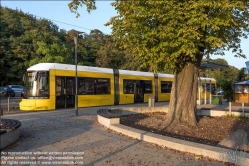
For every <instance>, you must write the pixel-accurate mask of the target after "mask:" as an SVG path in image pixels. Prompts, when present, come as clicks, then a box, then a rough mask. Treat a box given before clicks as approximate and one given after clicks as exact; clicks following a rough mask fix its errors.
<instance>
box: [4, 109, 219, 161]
mask: <svg viewBox="0 0 249 166" xmlns="http://www.w3.org/2000/svg"><path fill="white" fill-rule="evenodd" d="M137 106H139V105H137ZM98 109H100V107H94V108H84V109H79V116H75V111H74V110H70V109H66V110H57V111H47V112H36V113H28V114H27V113H25V114H10V115H4V116H2V118H8V119H16V120H19V121H21V123H22V126H21V136H20V139H19V140H18V141H17V142H16V143H14V144H13V145H10V146H8V147H6V148H5V149H3V151H4V152H73V151H74V152H84V155H83V157H84V158H83V162H84V164H83V165H101V166H102V165H130V166H132V165H143V166H145V165H160V166H161V165H189V166H190V165H191V166H195V165H196V166H197V165H223V164H221V163H216V162H211V161H206V160H199V161H196V160H195V156H193V155H190V154H183V153H177V152H175V151H171V150H168V149H164V148H161V147H158V146H154V145H151V144H149V143H146V142H141V141H138V140H134V139H131V138H128V137H126V136H122V135H120V134H118V133H115V132H112V131H109V130H108V129H106V128H105V127H103V126H100V125H99V124H98V123H97V116H96V112H97V110H98ZM45 156H46V155H45ZM23 165H25V164H23ZM31 165H32V164H31ZM51 165H52V164H51ZM79 165H82V164H79Z"/></svg>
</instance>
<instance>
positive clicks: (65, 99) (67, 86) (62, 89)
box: [56, 77, 75, 108]
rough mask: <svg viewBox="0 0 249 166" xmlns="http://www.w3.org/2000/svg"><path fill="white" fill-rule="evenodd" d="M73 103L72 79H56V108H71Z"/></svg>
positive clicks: (73, 82)
mask: <svg viewBox="0 0 249 166" xmlns="http://www.w3.org/2000/svg"><path fill="white" fill-rule="evenodd" d="M74 102H75V79H74V77H56V108H72V107H74Z"/></svg>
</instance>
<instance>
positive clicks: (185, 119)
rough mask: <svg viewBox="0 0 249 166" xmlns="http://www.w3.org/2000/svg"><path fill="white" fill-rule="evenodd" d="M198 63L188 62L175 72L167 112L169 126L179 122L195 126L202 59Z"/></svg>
mask: <svg viewBox="0 0 249 166" xmlns="http://www.w3.org/2000/svg"><path fill="white" fill-rule="evenodd" d="M198 59H199V60H198V62H197V63H196V64H194V63H189V64H187V65H186V66H185V67H184V68H183V69H182V70H181V71H180V72H179V73H175V75H174V81H173V84H172V89H171V95H170V104H169V109H168V113H167V121H168V126H167V128H170V127H174V126H175V125H177V124H184V125H190V126H195V125H196V124H197V122H196V117H195V111H196V106H197V103H196V100H197V88H198V75H199V66H200V59H201V58H198Z"/></svg>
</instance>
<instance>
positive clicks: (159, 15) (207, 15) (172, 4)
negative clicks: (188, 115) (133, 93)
mask: <svg viewBox="0 0 249 166" xmlns="http://www.w3.org/2000/svg"><path fill="white" fill-rule="evenodd" d="M112 5H113V6H114V7H115V9H116V10H117V11H118V14H119V15H118V16H115V17H113V18H112V19H110V21H109V22H108V23H107V24H106V25H108V26H109V25H110V26H112V30H113V32H112V34H113V37H114V39H115V41H116V42H117V43H118V44H119V45H121V46H123V47H124V48H126V49H128V50H129V51H130V52H132V54H134V55H135V56H139V57H141V60H142V61H143V64H144V65H154V66H157V68H158V67H159V66H160V68H158V69H160V70H164V69H170V70H172V71H174V72H178V71H180V70H181V69H183V68H184V67H185V65H187V64H188V63H197V60H198V59H202V57H203V54H204V51H205V52H207V53H218V54H223V51H225V50H229V49H235V52H236V54H237V56H238V57H245V55H243V53H241V52H240V51H238V48H239V47H240V46H239V44H238V43H239V42H240V40H239V37H242V36H243V37H246V34H248V33H247V32H248V29H249V28H248V20H249V14H248V2H246V3H245V2H244V1H239V0H238V1H204V0H199V1H180V2H178V1H116V2H114V3H112ZM198 63H200V61H198ZM162 64H164V65H162Z"/></svg>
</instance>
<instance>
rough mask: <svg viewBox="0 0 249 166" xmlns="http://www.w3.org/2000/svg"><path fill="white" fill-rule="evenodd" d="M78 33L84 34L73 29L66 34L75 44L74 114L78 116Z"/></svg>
mask: <svg viewBox="0 0 249 166" xmlns="http://www.w3.org/2000/svg"><path fill="white" fill-rule="evenodd" d="M80 33H85V32H80V31H76V30H74V29H72V30H70V31H68V34H71V35H73V36H74V44H75V76H76V77H75V110H76V112H75V114H76V115H78V73H77V64H78V62H77V44H78V35H79V34H80Z"/></svg>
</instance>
